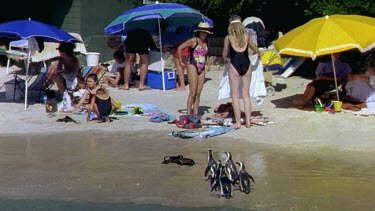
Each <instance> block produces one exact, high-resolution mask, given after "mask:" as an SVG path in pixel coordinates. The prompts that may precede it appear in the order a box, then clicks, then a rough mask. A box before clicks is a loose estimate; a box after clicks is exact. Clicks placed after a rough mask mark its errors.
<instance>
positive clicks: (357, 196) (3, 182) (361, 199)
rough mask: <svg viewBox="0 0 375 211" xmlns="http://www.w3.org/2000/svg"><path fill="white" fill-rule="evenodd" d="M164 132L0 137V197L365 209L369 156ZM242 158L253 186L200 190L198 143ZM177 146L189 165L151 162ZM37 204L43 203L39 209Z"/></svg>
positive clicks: (370, 191) (70, 203) (79, 205)
mask: <svg viewBox="0 0 375 211" xmlns="http://www.w3.org/2000/svg"><path fill="white" fill-rule="evenodd" d="M167 134H168V132H167V131H159V132H155V131H142V132H139V131H138V132H137V131H134V132H122V133H118V132H116V133H102V132H100V133H99V132H91V133H90V134H88V133H73V134H70V135H64V134H58V133H57V134H50V135H43V136H42V135H31V136H11V137H4V136H0V140H1V141H0V170H1V177H0V190H1V192H0V201H2V202H3V203H2V204H5V205H7V207H8V208H14V209H18V208H19V209H18V210H23V209H24V208H27V207H28V206H30V207H34V208H35V207H40V208H45V210H49V209H51V208H53V209H57V210H61V209H63V208H66V207H70V208H71V209H76V210H82V209H88V208H90V209H94V210H95V209H101V208H106V209H120V208H127V207H128V208H129V207H131V208H132V209H134V210H142V209H153V210H154V209H157V210H160V209H161V210H165V209H175V208H179V209H187V208H212V209H215V208H220V209H232V208H238V209H255V210H265V209H267V210H268V209H277V210H307V209H313V210H354V209H357V210H369V209H371V208H373V207H374V206H375V202H373V196H374V194H375V182H374V180H373V178H375V164H374V163H375V162H374V161H375V158H373V156H371V155H370V154H368V156H367V154H360V155H359V154H358V153H352V152H345V151H342V152H340V151H337V150H335V149H332V148H331V149H330V148H325V147H322V148H321V149H306V150H303V149H299V150H295V148H291V147H282V146H275V145H267V144H255V143H250V142H248V141H246V140H240V139H233V138H222V137H213V138H209V139H205V140H192V139H179V138H174V137H169V136H167ZM208 149H212V150H213V151H214V157H215V158H216V159H222V160H224V157H225V156H224V154H223V152H224V151H230V152H232V154H233V160H234V161H243V162H244V163H245V166H246V168H247V171H248V172H249V173H250V174H251V175H252V176H253V177H254V179H255V182H256V183H255V184H254V185H253V188H254V189H253V190H252V192H251V193H250V194H249V195H246V194H243V193H241V192H239V191H238V190H236V191H234V196H233V198H231V199H229V200H228V199H224V198H219V197H217V195H218V192H210V191H209V184H208V182H207V181H205V178H204V176H203V173H204V169H205V167H206V161H207V150H208ZM178 154H182V155H183V156H185V157H188V158H192V159H193V160H194V161H195V162H196V165H194V166H192V167H189V166H179V165H177V164H167V165H165V164H161V161H162V160H163V158H164V156H167V155H178ZM42 210H43V209H42Z"/></svg>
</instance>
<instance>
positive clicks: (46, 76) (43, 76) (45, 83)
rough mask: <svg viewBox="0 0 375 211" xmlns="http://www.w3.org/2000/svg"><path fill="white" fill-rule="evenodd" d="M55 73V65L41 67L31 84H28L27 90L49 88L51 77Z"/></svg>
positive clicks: (51, 82)
mask: <svg viewBox="0 0 375 211" xmlns="http://www.w3.org/2000/svg"><path fill="white" fill-rule="evenodd" d="M56 74H57V68H56V67H48V68H47V69H46V68H44V67H43V68H42V69H41V70H40V73H39V74H38V76H37V77H36V79H35V80H34V81H33V83H32V84H30V85H29V87H28V89H29V90H46V89H49V88H50V87H51V86H52V85H53V83H54V80H53V78H54V77H55V75H56Z"/></svg>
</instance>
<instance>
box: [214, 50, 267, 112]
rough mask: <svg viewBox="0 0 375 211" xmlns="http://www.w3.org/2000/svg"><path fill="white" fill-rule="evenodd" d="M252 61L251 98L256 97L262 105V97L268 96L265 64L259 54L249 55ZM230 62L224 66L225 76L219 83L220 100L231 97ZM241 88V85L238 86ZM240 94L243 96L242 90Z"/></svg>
mask: <svg viewBox="0 0 375 211" xmlns="http://www.w3.org/2000/svg"><path fill="white" fill-rule="evenodd" d="M249 58H250V61H251V70H252V75H251V82H250V89H249V94H250V97H251V98H254V99H255V100H256V101H257V102H258V105H261V103H262V102H263V100H262V98H263V97H265V96H267V91H266V85H265V82H264V77H263V65H262V64H261V62H260V60H259V58H258V55H252V56H250V57H249ZM228 71H229V63H228V62H227V63H226V64H225V66H224V72H223V76H222V78H221V80H220V84H219V95H218V100H221V99H226V98H230V88H229V78H228ZM238 89H239V90H241V88H240V87H238ZM240 96H242V94H241V91H240Z"/></svg>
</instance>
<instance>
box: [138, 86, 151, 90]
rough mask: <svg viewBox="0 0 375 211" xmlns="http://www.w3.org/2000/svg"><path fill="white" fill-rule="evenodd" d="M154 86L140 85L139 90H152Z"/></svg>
mask: <svg viewBox="0 0 375 211" xmlns="http://www.w3.org/2000/svg"><path fill="white" fill-rule="evenodd" d="M151 89H152V88H151V87H148V86H144V87H139V88H138V90H139V91H145V90H151Z"/></svg>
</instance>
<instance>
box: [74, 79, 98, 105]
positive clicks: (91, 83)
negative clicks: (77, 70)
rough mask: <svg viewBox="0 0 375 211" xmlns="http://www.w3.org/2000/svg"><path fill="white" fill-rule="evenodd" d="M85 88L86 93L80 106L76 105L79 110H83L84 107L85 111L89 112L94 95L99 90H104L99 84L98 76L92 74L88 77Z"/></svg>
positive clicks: (79, 103) (80, 101)
mask: <svg viewBox="0 0 375 211" xmlns="http://www.w3.org/2000/svg"><path fill="white" fill-rule="evenodd" d="M85 87H86V89H85V92H84V93H83V95H82V97H81V99H80V100H79V102H78V104H77V105H75V107H76V109H77V110H78V109H81V108H80V107H81V106H84V109H85V110H86V111H87V110H88V109H89V106H90V103H91V99H92V98H93V95H94V94H95V93H96V91H97V90H98V89H100V88H104V87H102V86H101V85H99V84H98V76H97V75H96V74H90V75H88V76H87V79H86V86H85Z"/></svg>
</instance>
